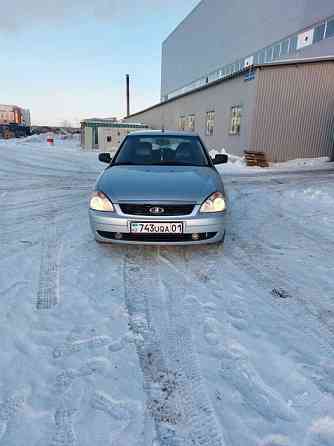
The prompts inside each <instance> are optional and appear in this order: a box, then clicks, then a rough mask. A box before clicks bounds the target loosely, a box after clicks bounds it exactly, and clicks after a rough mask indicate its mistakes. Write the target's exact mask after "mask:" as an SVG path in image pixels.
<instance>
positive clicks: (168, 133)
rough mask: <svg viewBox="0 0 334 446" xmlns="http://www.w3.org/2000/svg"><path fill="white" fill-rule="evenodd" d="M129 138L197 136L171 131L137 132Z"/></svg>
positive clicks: (191, 133)
mask: <svg viewBox="0 0 334 446" xmlns="http://www.w3.org/2000/svg"><path fill="white" fill-rule="evenodd" d="M129 136H186V137H189V136H198V134H197V133H194V132H181V131H171V130H137V131H134V132H131V133H129Z"/></svg>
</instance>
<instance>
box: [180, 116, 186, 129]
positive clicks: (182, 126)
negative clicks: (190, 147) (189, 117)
mask: <svg viewBox="0 0 334 446" xmlns="http://www.w3.org/2000/svg"><path fill="white" fill-rule="evenodd" d="M178 128H179V130H182V131H183V130H185V128H186V117H185V116H183V115H182V116H180V117H179V123H178Z"/></svg>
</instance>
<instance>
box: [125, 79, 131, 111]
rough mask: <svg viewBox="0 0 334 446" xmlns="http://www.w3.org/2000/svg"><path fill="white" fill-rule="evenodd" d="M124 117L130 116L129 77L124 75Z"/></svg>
mask: <svg viewBox="0 0 334 446" xmlns="http://www.w3.org/2000/svg"><path fill="white" fill-rule="evenodd" d="M126 116H127V118H128V117H129V116H130V76H129V75H128V74H127V75H126Z"/></svg>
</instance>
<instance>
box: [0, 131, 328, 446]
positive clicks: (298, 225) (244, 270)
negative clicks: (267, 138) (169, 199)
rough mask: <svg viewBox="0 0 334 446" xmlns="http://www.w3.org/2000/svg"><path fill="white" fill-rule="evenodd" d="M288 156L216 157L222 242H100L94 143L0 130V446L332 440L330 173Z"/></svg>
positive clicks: (253, 444)
mask: <svg viewBox="0 0 334 446" xmlns="http://www.w3.org/2000/svg"><path fill="white" fill-rule="evenodd" d="M284 167H286V166H283V168H282V167H280V168H275V169H269V170H267V169H266V170H261V173H258V172H257V171H258V169H255V170H254V169H247V168H245V167H243V168H241V171H240V172H236V171H233V168H231V167H229V166H225V167H222V168H221V171H222V173H223V176H224V178H225V183H226V189H227V190H228V193H229V197H230V202H231V215H230V221H229V234H228V237H227V240H226V243H225V247H224V248H223V247H222V246H207V247H202V246H197V247H187V248H181V247H160V248H158V247H124V246H109V245H107V246H105V245H99V244H97V243H96V242H95V241H94V240H93V238H92V235H91V233H90V229H89V226H88V218H87V201H88V196H89V193H90V190H91V188H92V186H93V184H94V181H95V178H96V176H97V174H98V172H100V171H101V170H102V168H103V165H102V164H99V163H98V162H97V155H96V153H87V152H81V151H80V149H79V147H78V143H77V142H76V141H75V140H66V141H59V140H58V141H56V145H55V146H54V147H48V146H47V145H46V143H45V141H44V140H42V139H41V138H40V137H31V138H28V139H26V140H18V141H0V206H1V214H0V252H1V258H0V340H1V348H0V445H1V446H27V445H29V446H93V445H94V446H102V445H103V446H108V445H110V446H116V445H117V446H121V445H123V446H125V445H129V446H131V445H136V446H137V445H139V446H159V445H161V446H188V445H195V446H197V445H201V446H204V445H205V446H206V445H207V446H215V445H219V446H223V445H225V446H333V445H334V260H333V258H334V231H333V227H334V183H333V180H334V168H333V167H332V165H331V164H323V165H322V166H321V167H320V166H315V167H314V168H313V167H312V166H306V167H304V168H303V167H300V166H298V167H297V168H296V167H294V168H292V167H289V168H288V169H286V168H284ZM287 170H288V172H287ZM254 172H255V173H254Z"/></svg>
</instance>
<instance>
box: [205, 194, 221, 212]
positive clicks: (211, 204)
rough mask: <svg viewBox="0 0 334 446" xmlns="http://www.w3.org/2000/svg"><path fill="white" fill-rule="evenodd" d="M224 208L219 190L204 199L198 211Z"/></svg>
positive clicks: (217, 210)
mask: <svg viewBox="0 0 334 446" xmlns="http://www.w3.org/2000/svg"><path fill="white" fill-rule="evenodd" d="M225 209H226V202H225V198H224V195H223V194H222V193H221V192H215V193H214V194H212V195H211V196H210V197H209V198H208V199H206V200H205V201H204V203H203V204H202V206H201V209H200V212H223V211H225Z"/></svg>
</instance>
